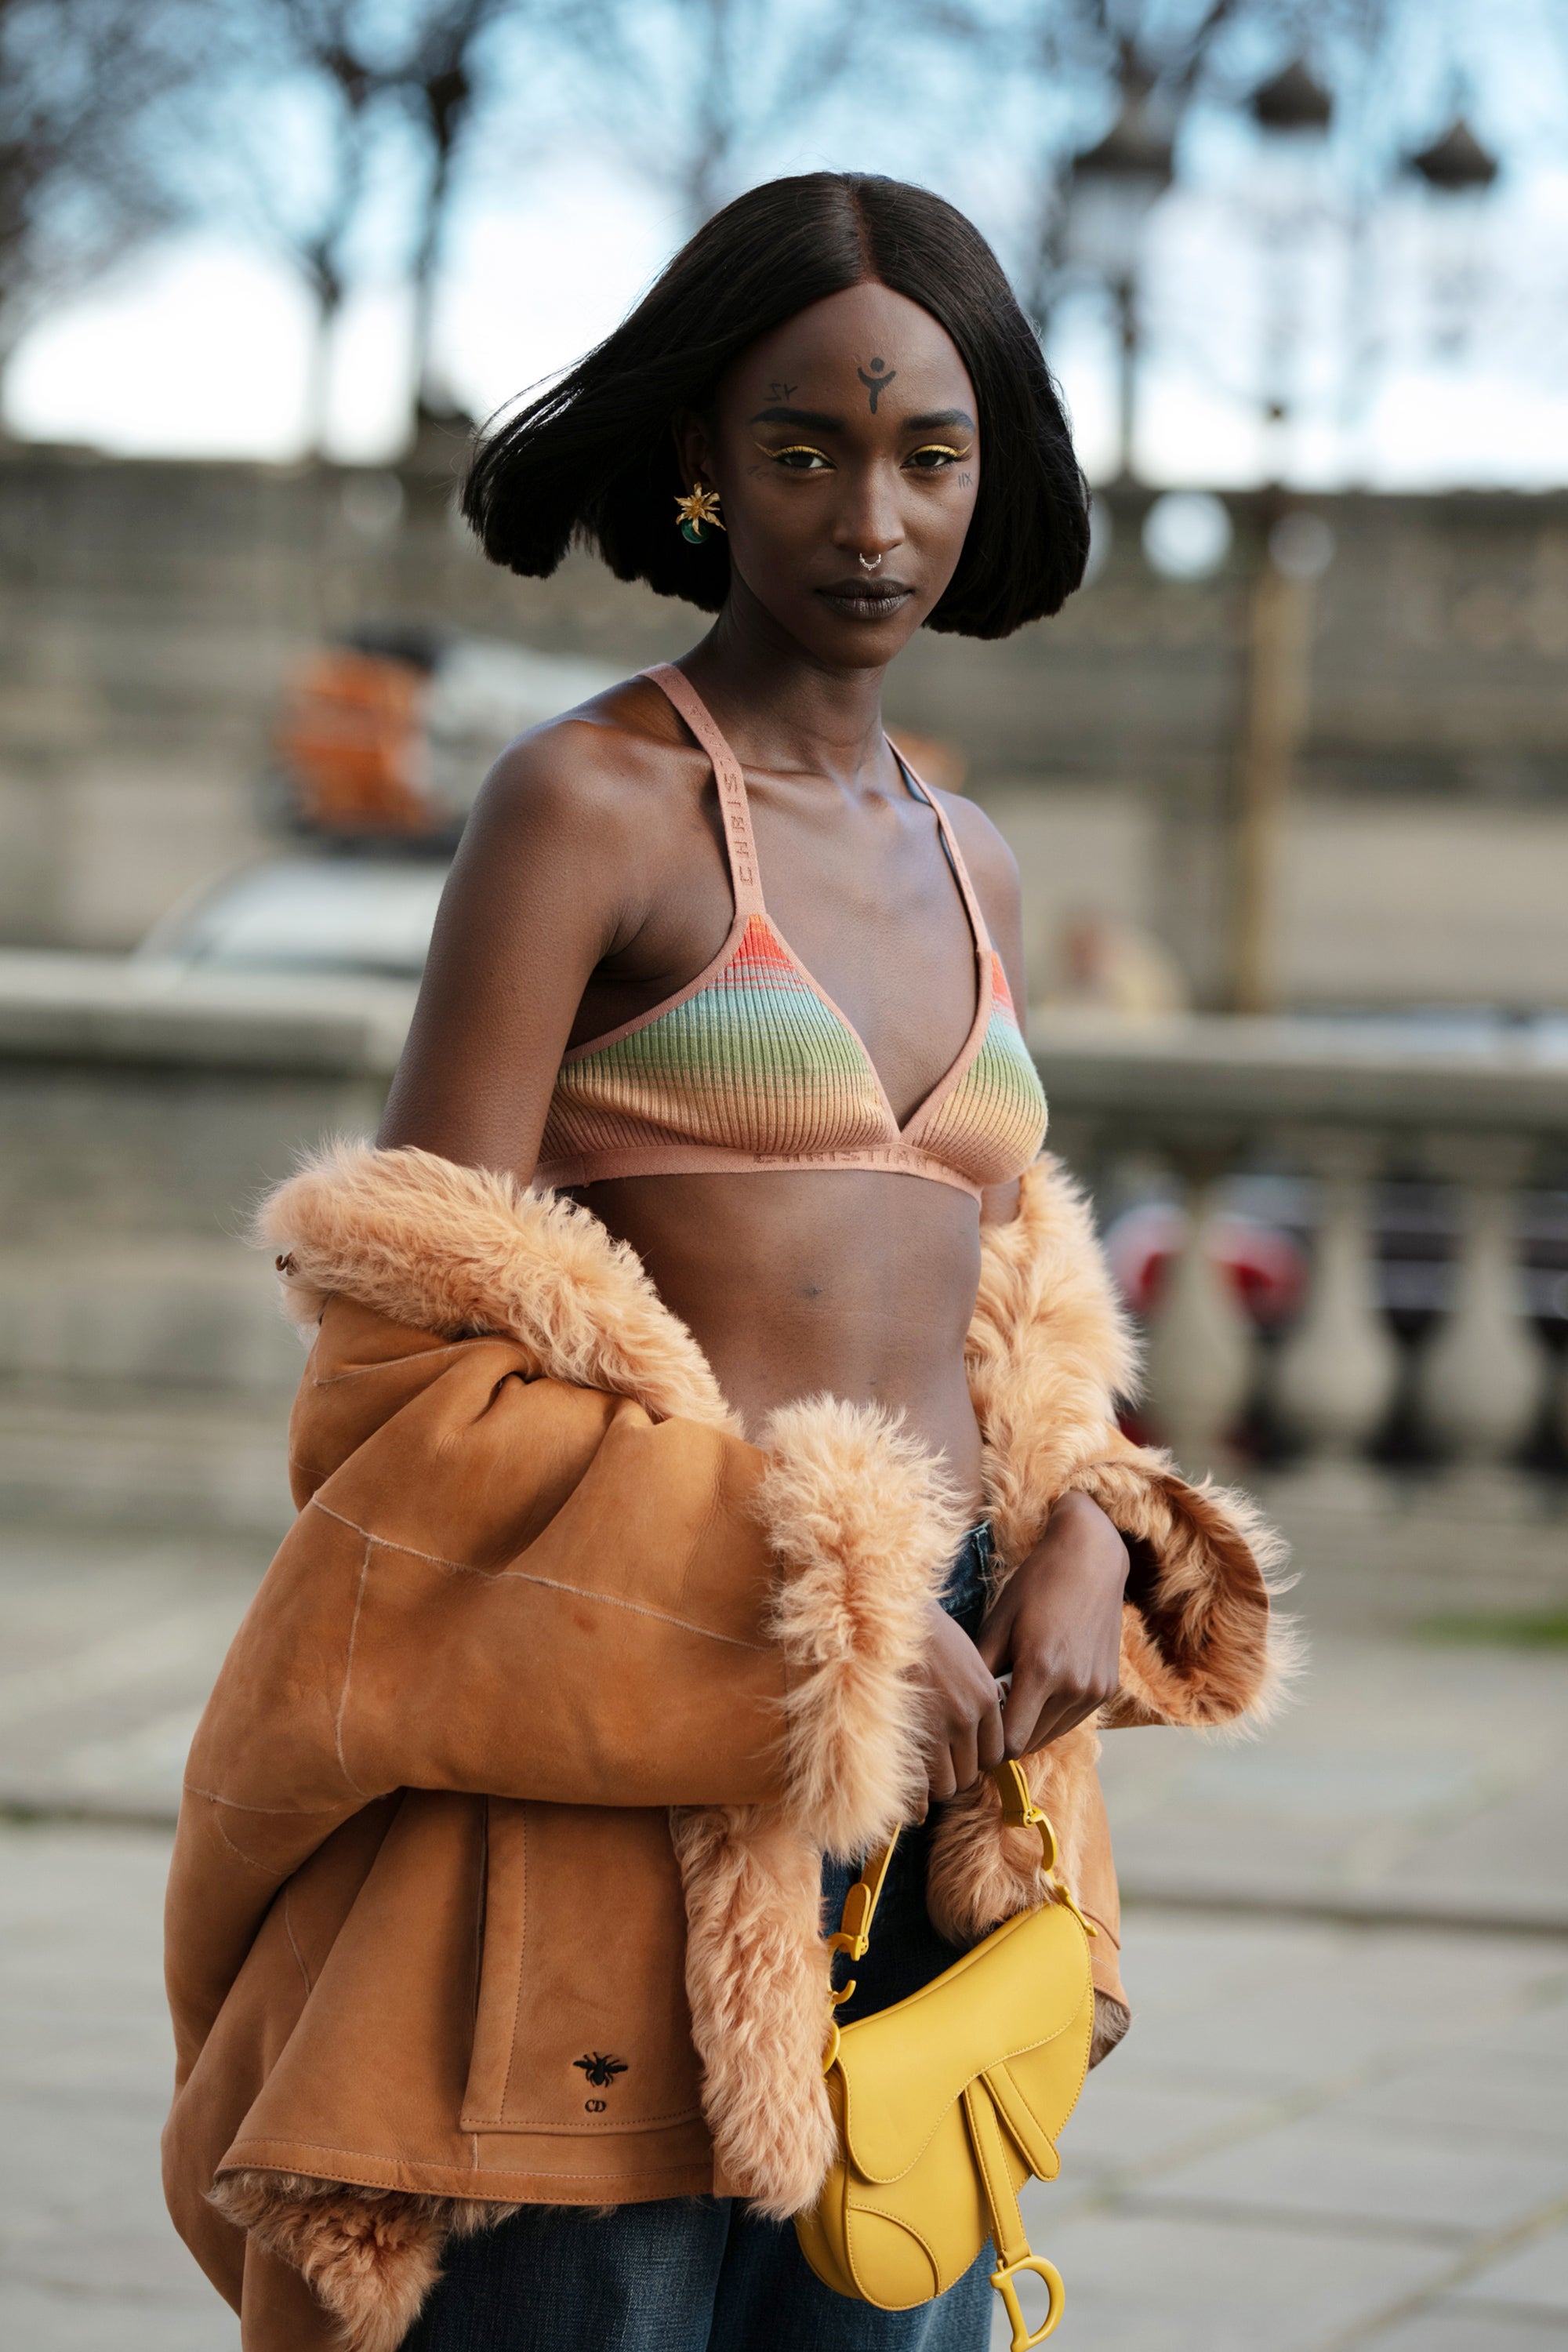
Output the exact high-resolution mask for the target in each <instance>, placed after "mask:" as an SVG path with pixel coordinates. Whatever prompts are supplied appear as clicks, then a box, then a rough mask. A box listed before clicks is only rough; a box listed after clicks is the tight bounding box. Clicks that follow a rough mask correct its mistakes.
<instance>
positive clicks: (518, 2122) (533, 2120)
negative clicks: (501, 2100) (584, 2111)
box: [474, 2106, 702, 2139]
mask: <svg viewBox="0 0 1568 2352" xmlns="http://www.w3.org/2000/svg"><path fill="white" fill-rule="evenodd" d="M701 2113H702V2109H701V2107H700V2106H695V2107H672V2108H671V2109H670V2111H669V2113H668V2115H667V2116H638V2117H637V2120H636V2122H635V2123H617V2122H616V2118H615V2117H614V2116H607V2117H606V2118H605V2121H604V2122H603V2123H598V2124H579V2123H570V2124H552V2122H550V2120H549V2119H548V2117H547V2116H522V2117H520V2118H516V2119H514V2118H513V2117H512V2116H508V2117H507V2119H506V2121H505V2123H504V2124H480V2125H478V2126H476V2127H475V2129H474V2137H475V2138H478V2137H479V2134H480V2133H481V2132H483V2133H486V2134H489V2133H490V2132H492V2131H498V2132H539V2133H542V2135H543V2136H544V2137H546V2138H548V2139H575V2138H577V2137H578V2136H579V2135H581V2136H582V2137H584V2138H586V2137H587V2136H588V2135H589V2134H590V2133H592V2132H625V2133H626V2135H627V2136H628V2137H630V2136H631V2135H632V2134H633V2133H635V2132H645V2131H657V2130H661V2129H662V2128H663V2126H665V2125H666V2124H689V2123H695V2122H696V2120H697V2118H698V2116H700V2114H701Z"/></svg>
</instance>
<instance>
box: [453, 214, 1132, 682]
mask: <svg viewBox="0 0 1568 2352" xmlns="http://www.w3.org/2000/svg"><path fill="white" fill-rule="evenodd" d="M868 280H872V281H877V282H879V283H880V284H882V285H883V286H886V287H889V288H890V289H891V290H892V291H893V292H894V293H896V294H903V295H907V296H908V298H909V299H910V301H911V302H918V303H919V304H920V306H921V310H927V311H929V312H930V314H931V317H932V318H933V319H935V320H937V322H938V323H939V325H941V326H942V327H944V328H945V329H946V331H947V332H948V334H949V335H951V336H952V341H953V342H954V343H955V344H956V346H957V348H958V351H959V353H960V355H961V357H962V358H963V363H964V365H965V367H966V368H967V369H968V371H969V375H970V381H971V382H972V383H973V386H974V390H975V394H976V396H977V398H978V401H979V404H980V425H981V429H982V431H983V433H984V465H983V466H982V468H981V475H980V493H979V497H978V499H977V500H976V503H975V509H974V515H973V520H972V522H971V523H970V527H969V533H968V537H967V538H966V540H965V541H964V546H963V554H962V555H961V556H960V558H959V562H958V568H957V570H956V571H955V572H954V573H953V576H952V580H951V581H950V582H949V583H948V586H947V590H946V592H945V593H944V594H943V595H942V598H941V600H940V602H939V603H938V604H937V605H936V606H935V608H934V609H933V611H932V612H931V615H930V617H929V619H928V621H927V623H926V625H927V627H928V628H932V629H944V630H951V631H953V632H954V633H956V634H957V635H960V636H966V637H1005V636H1007V635H1010V633H1011V632H1012V631H1013V630H1014V629H1016V628H1018V627H1020V626H1021V625H1023V623H1024V622H1026V621H1034V620H1038V619H1039V618H1040V617H1041V616H1042V615H1043V614H1048V613H1056V612H1058V611H1059V610H1060V609H1061V606H1062V604H1063V602H1064V600H1065V599H1066V598H1067V597H1068V595H1070V594H1071V593H1072V591H1073V590H1074V589H1075V588H1076V587H1077V586H1078V584H1079V581H1080V580H1081V579H1082V577H1083V567H1084V562H1085V560H1086V558H1087V556H1088V553H1089V492H1088V488H1087V486H1086V484H1085V482H1084V478H1083V476H1082V474H1081V473H1080V472H1079V466H1078V461H1077V459H1076V458H1075V457H1074V456H1073V448H1072V440H1071V436H1070V435H1069V434H1068V425H1067V419H1066V417H1065V416H1064V415H1063V414H1062V407H1061V402H1060V400H1059V399H1058V394H1057V388H1056V386H1055V384H1054V383H1052V381H1051V377H1050V373H1049V371H1048V369H1047V366H1046V363H1045V361H1044V360H1043V358H1042V357H1041V355H1040V347H1039V344H1038V342H1037V341H1036V338H1035V336H1034V333H1033V331H1031V329H1030V327H1029V323H1028V321H1027V320H1026V318H1025V317H1024V314H1023V312H1022V311H1021V310H1019V308H1018V305H1017V302H1016V300H1015V299H1014V296H1013V290H1012V289H1011V287H1010V286H1009V285H1008V283H1007V280H1006V278H1005V276H1004V274H1003V271H1002V268H1001V265H1000V263H999V262H998V261H997V259H996V257H995V255H994V253H993V252H992V250H991V248H990V247H989V246H988V245H987V244H986V242H985V240H984V237H983V236H981V235H980V232H979V230H978V229H976V228H975V227H974V226H973V223H972V222H970V221H967V220H966V219H965V218H964V216H963V214H962V213H961V212H957V211H955V210H954V208H953V206H952V205H949V204H945V203H944V202H943V201H942V197H940V196H935V195H932V194H931V192H930V190H929V189H926V188H916V187H910V186H909V185H908V184H906V183H905V182H903V181H901V180H888V179H881V178H874V177H871V176H868V175H866V174H863V173H855V172H809V173H802V174H801V175H800V176H799V177H798V178H795V179H787V180H772V181H770V182H769V183H768V184H767V185H766V186H765V187H760V188H752V190H751V191H750V192H749V193H748V194H745V195H743V196H738V197H737V198H736V199H735V201H734V203H733V204H731V205H726V206H725V207H724V209H723V211H722V212H719V213H715V215H713V218H712V219H711V220H710V221H709V222H708V223H707V224H706V226H704V227H702V228H700V229H699V230H698V232H697V234H696V236H694V237H692V238H691V240H690V242H689V244H688V245H686V246H684V247H682V248H681V250H680V252H679V253H678V254H677V255H676V257H675V258H674V260H673V261H671V262H670V263H669V264H668V267H667V268H666V269H665V270H664V271H663V272H662V274H661V275H660V276H659V277H658V278H657V279H656V281H655V283H654V284H653V286H652V287H651V288H650V289H649V290H648V292H647V294H646V295H645V296H644V297H643V299H642V300H641V301H640V302H639V303H638V304H637V309H636V310H634V311H633V312H632V313H631V315H630V317H629V318H627V319H626V320H624V321H623V322H622V324H621V325H620V326H618V327H617V328H616V331H615V332H614V333H613V334H612V335H610V336H608V337H607V338H606V339H605V341H604V342H602V343H601V344H600V345H599V346H598V348H597V350H596V351H592V352H589V353H588V355H587V357H586V358H585V359H582V360H579V362H577V365H576V366H575V367H574V369H573V370H572V371H571V373H570V374H568V375H567V376H565V377H564V378H563V380H562V381H561V382H560V383H557V384H556V385H554V386H553V388H552V390H551V391H549V392H546V393H544V394H542V396H541V397H540V398H538V399H537V400H534V401H531V403H530V404H528V406H526V407H525V408H523V409H521V410H520V411H519V412H518V413H517V414H516V415H512V416H511V417H510V418H508V419H506V420H505V421H503V422H501V423H500V424H497V425H493V426H492V427H491V428H490V429H489V431H488V432H487V433H486V434H484V435H483V436H482V437H481V438H480V440H479V445H478V446H477V448H476V450H475V453H474V457H473V461H472V464H471V465H470V467H469V469H468V479H467V481H466V482H465V484H464V486H463V512H464V514H465V515H466V516H467V518H468V521H469V522H470V523H471V524H472V525H473V527H474V529H475V530H476V531H477V532H478V533H479V539H480V540H481V541H482V542H483V545H484V550H485V552H486V554H487V555H488V556H489V558H490V560H491V562H495V563H500V564H504V565H506V566H507V568H508V569H509V570H510V571H512V572H522V573H523V574H525V575H527V576H529V577H532V578H536V579H542V578H545V577H547V576H548V575H549V573H551V572H553V571H554V570H555V567H556V565H557V564H558V563H559V562H561V560H562V558H563V555H564V554H565V553H566V551H567V548H568V547H569V546H570V545H571V543H572V541H574V539H575V540H576V541H578V542H579V543H581V544H584V545H586V546H588V547H592V548H594V549H596V551H598V553H599V554H600V555H602V556H603V558H604V560H605V562H606V563H607V564H608V565H609V567H610V569H611V571H612V572H614V573H615V574H616V578H617V579H618V580H646V581H647V583H648V585H649V587H650V588H652V589H653V590H654V591H655V592H656V593H658V595H660V596H682V597H684V598H685V599H686V601H687V603H688V604H698V605H700V607H701V608H702V610H703V611H704V612H708V613H715V612H717V611H718V609H719V607H720V606H721V604H723V602H724V599H725V596H726V594H727V593H728V591H729V586H730V556H729V551H728V549H727V547H726V545H725V541H724V537H723V534H722V533H721V532H717V531H714V532H710V533H709V534H708V536H707V537H706V538H705V539H704V540H703V541H702V542H701V543H700V545H698V546H695V547H694V546H692V545H691V544H690V543H689V541H686V540H684V539H682V538H681V536H680V533H679V530H678V529H677V527H676V526H677V521H678V518H677V515H676V511H675V503H674V502H675V499H676V497H677V495H678V494H679V493H680V492H683V491H685V490H687V489H689V487H690V485H689V483H687V482H685V481H683V480H682V479H681V478H680V475H679V470H678V463H677V457H676V448H675V441H674V436H673V433H672V430H671V426H672V424H673V420H674V419H675V417H676V416H677V415H679V413H680V412H681V411H682V410H695V411H697V412H699V413H700V412H702V411H703V410H704V409H706V408H708V407H710V404H711V402H712V398H713V394H714V391H715V389H716V387H717V385H718V383H719V379H720V377H721V375H722V374H723V373H724V371H725V369H726V368H727V367H728V366H729V365H730V363H731V361H732V360H734V359H735V358H737V357H738V356H739V354H740V353H741V352H743V351H745V350H747V349H748V348H749V346H750V345H751V344H752V343H754V342H756V341H758V339H759V338H760V337H761V336H763V335H765V334H767V333H768V332H769V331H770V330H771V329H773V328H774V327H776V326H779V325H781V324H782V323H783V321H784V320H786V319H793V318H794V317H795V315H796V314H797V313H798V312H799V311H801V310H806V309H808V308H809V307H810V305H811V304H812V303H814V302H820V301H822V300H823V299H825V298H826V296H828V295H830V294H839V293H842V292H843V291H844V290H845V289H847V287H851V286H859V285H863V284H865V283H866V282H867V281H868Z"/></svg>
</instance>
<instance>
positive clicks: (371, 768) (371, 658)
mask: <svg viewBox="0 0 1568 2352" xmlns="http://www.w3.org/2000/svg"><path fill="white" fill-rule="evenodd" d="M429 696H430V670H429V668H428V667H422V666H416V664H415V663H414V662H412V661H409V660H400V659H397V658H395V656H391V655H389V654H382V653H373V652H366V651H362V650H360V649H359V648H358V647H355V646H331V647H330V648H328V649H327V650H325V651H323V652H321V653H317V654H312V655H310V656H309V657H308V658H307V659H306V660H305V661H304V662H303V663H302V664H301V665H300V668H299V669H298V670H297V671H296V673H295V675H294V677H292V678H291V679H290V680H289V686H288V688H287V690H286V695H285V699H284V705H283V709H282V712H281V714H280V716H279V721H278V728H277V732H276V737H275V742H276V747H277V751H278V756H279V761H281V763H282V767H283V772H284V775H285V777H286V778H287V781H288V783H289V790H290V795H291V799H292V803H293V810H294V814H295V817H296V820H297V821H298V822H299V823H300V824H304V825H306V826H307V827H309V828H310V829H311V830H312V831H320V832H322V833H328V834H333V835H340V836H342V835H387V834H403V835H414V836H419V837H424V836H427V835H430V834H432V833H435V832H438V831H440V830H441V829H442V827H441V822H440V817H439V814H438V812H437V810H436V809H435V808H434V807H433V805H432V803H431V799H430V793H429V789H428V772H429V757H428V750H427V745H426V732H425V718H426V704H427V703H428V700H429Z"/></svg>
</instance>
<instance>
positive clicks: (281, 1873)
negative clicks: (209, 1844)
mask: <svg viewBox="0 0 1568 2352" xmlns="http://www.w3.org/2000/svg"><path fill="white" fill-rule="evenodd" d="M213 1827H214V1829H215V1830H216V1832H217V1833H218V1835H219V1837H220V1838H222V1840H223V1842H224V1843H225V1845H226V1846H227V1848H228V1850H229V1852H230V1853H232V1854H233V1855H234V1856H235V1857H236V1859H237V1861H240V1862H243V1863H245V1864H247V1867H248V1868H249V1869H251V1870H258V1871H259V1872H260V1873H261V1875H262V1877H263V1878H288V1877H289V1876H290V1875H291V1874H290V1873H289V1871H287V1870H274V1869H273V1868H272V1866H271V1864H269V1863H265V1862H258V1861H257V1859H256V1856H255V1855H254V1854H253V1853H246V1851H245V1848H244V1847H243V1846H242V1845H236V1843H235V1842H234V1840H233V1839H232V1838H231V1837H230V1836H229V1834H228V1832H227V1831H226V1829H225V1828H224V1825H223V1823H222V1822H220V1821H218V1820H216V1818H215V1820H214V1822H213Z"/></svg>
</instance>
